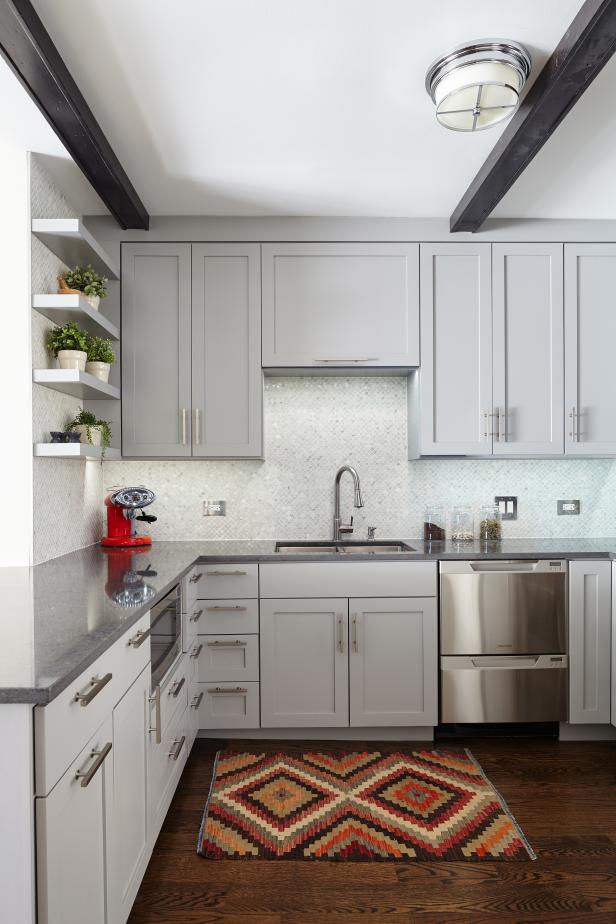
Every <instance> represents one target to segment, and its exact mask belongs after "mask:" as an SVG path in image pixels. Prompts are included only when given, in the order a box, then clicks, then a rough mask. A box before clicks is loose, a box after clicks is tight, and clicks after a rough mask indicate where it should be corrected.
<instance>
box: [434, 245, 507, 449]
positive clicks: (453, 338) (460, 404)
mask: <svg viewBox="0 0 616 924" xmlns="http://www.w3.org/2000/svg"><path fill="white" fill-rule="evenodd" d="M491 413H492V295H491V269H490V245H489V244H422V245H421V370H420V417H421V423H420V426H421V437H420V439H421V454H422V455H443V456H445V455H472V456H486V455H491V453H492V436H491V431H492V418H491Z"/></svg>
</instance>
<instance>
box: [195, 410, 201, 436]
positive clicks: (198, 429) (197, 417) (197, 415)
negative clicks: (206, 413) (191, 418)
mask: <svg viewBox="0 0 616 924" xmlns="http://www.w3.org/2000/svg"><path fill="white" fill-rule="evenodd" d="M200 443H201V410H200V409H199V408H198V407H196V408H195V446H199V444H200Z"/></svg>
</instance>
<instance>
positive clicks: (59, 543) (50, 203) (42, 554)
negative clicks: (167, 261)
mask: <svg viewBox="0 0 616 924" xmlns="http://www.w3.org/2000/svg"><path fill="white" fill-rule="evenodd" d="M30 168H31V174H30V176H31V210H32V217H33V218H74V217H75V216H76V215H77V213H76V212H75V210H74V209H73V207H72V206H71V205H70V203H69V202H68V201H67V200H66V199H65V198H64V196H63V195H62V193H61V192H60V190H59V189H58V187H57V186H56V185H55V184H54V183H53V182H52V180H51V179H50V177H49V176H48V174H47V173H46V172H45V170H44V169H43V168H42V167H41V165H40V164H39V163H37V161H36V159H35V158H32V159H31V161H30ZM31 241H32V243H31V247H32V251H31V279H32V292H33V293H39V292H55V291H56V290H57V282H56V276H57V275H58V273H59V272H61V271H62V270H63V269H65V266H64V264H63V263H62V261H61V260H59V259H58V258H57V257H56V256H55V254H53V253H52V252H51V251H50V250H48V249H47V248H46V247H45V246H44V245H43V244H42V243H41V242H40V241H39V240H38V238H36V237H34V236H32V238H31ZM51 326H52V325H51V322H50V321H48V320H47V319H46V318H44V317H43V316H42V315H40V314H38V313H37V312H32V366H33V368H44V367H46V366H48V365H49V359H50V357H49V354H48V353H47V350H46V349H45V338H46V335H47V331H48V330H49V329H50V327H51ZM78 407H79V401H78V400H77V399H75V398H71V397H70V395H63V394H62V393H61V392H57V391H52V390H51V389H50V388H44V387H43V386H42V385H33V387H32V438H33V441H34V442H43V441H45V442H46V441H48V440H49V431H50V430H62V429H64V427H65V426H66V424H67V423H68V422H69V421H70V420H71V418H72V417H74V416H75V414H76V413H77V409H78ZM33 479H34V484H33V492H34V523H33V530H34V563H35V564H37V563H38V562H41V561H46V560H47V559H48V558H54V557H55V556H56V555H64V554H65V553H66V552H71V551H73V550H74V549H79V548H82V547H83V546H85V545H91V544H92V543H93V542H96V541H98V539H99V538H100V535H101V530H102V526H103V514H102V507H101V495H102V471H101V467H100V465H99V464H98V463H97V462H81V461H76V460H69V459H38V458H35V459H34V473H33Z"/></svg>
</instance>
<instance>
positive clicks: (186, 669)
mask: <svg viewBox="0 0 616 924" xmlns="http://www.w3.org/2000/svg"><path fill="white" fill-rule="evenodd" d="M193 673H194V662H193V660H191V658H190V657H189V655H183V656H182V657H181V659H180V660H179V662H178V664H177V666H176V667H175V669H174V670H173V673H172V674H171V675H170V677H169V679H168V681H167V682H166V683H165V685H164V687H161V690H160V727H161V730H162V732H163V733H164V732H165V730H166V729H167V728H168V726H169V723H170V721H171V718H172V717H173V716H174V715H175V714H176V713H177V712H178V710H180V709H181V710H182V711H183V710H184V709H185V708H186V704H187V703H188V687H189V685H190V681H191V679H192V676H193ZM153 695H156V691H155V690H154V691H153ZM154 709H155V704H154ZM155 725H156V719H155V718H153V721H152V728H154V727H155Z"/></svg>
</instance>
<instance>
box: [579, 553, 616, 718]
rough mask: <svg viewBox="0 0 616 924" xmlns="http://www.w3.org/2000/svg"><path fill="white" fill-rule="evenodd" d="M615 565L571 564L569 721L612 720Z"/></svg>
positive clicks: (583, 562)
mask: <svg viewBox="0 0 616 924" xmlns="http://www.w3.org/2000/svg"><path fill="white" fill-rule="evenodd" d="M611 622H612V562H610V561H572V562H570V563H569V721H570V722H572V723H573V724H591V725H603V724H609V722H610V718H611V659H612V650H611Z"/></svg>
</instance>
